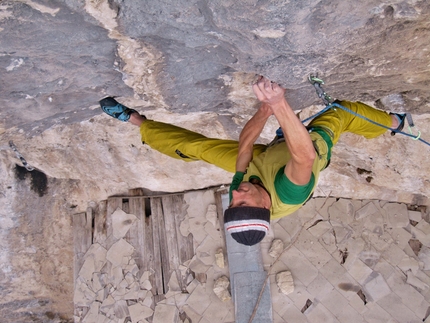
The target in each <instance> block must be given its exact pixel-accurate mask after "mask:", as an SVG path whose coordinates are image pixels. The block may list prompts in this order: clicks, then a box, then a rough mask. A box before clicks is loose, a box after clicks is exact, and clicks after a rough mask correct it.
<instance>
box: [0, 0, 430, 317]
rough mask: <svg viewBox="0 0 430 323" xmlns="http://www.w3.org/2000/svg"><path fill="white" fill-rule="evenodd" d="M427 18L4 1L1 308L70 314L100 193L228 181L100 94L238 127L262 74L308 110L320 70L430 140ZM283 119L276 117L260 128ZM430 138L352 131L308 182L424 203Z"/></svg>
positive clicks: (335, 86)
mask: <svg viewBox="0 0 430 323" xmlns="http://www.w3.org/2000/svg"><path fill="white" fill-rule="evenodd" d="M429 17H430V4H429V2H428V1H426V0H421V1H419V0H395V1H385V0H383V1H376V0H370V1H366V2H365V3H363V2H354V1H341V0H329V1H324V2H321V1H313V0H306V1H300V2H296V1H277V0H267V1H256V0H247V1H241V2H237V1H236V2H235V1H219V0H213V1H207V0H199V1H195V0H193V1H184V0H180V1H174V3H170V2H160V1H143V0H141V1H135V0H133V1H131V0H123V1H106V0H100V1H90V0H86V1H84V0H79V1H78V0H65V1H55V0H54V1H49V2H43V1H36V0H23V1H19V2H16V1H3V2H1V3H0V43H1V49H0V70H1V72H2V73H1V78H0V93H1V96H0V104H1V108H0V114H1V118H0V136H1V138H0V139H1V141H0V172H1V174H2V181H1V182H0V193H1V194H0V203H1V205H2V206H3V207H2V210H1V211H0V238H1V240H2V241H3V243H2V244H1V245H0V248H1V256H0V257H1V261H0V282H1V284H2V286H3V288H2V290H1V291H0V295H1V298H2V307H1V314H2V317H7V318H8V319H9V320H10V321H13V322H26V321H28V320H30V319H31V320H33V321H37V320H39V321H41V322H48V321H53V322H54V321H59V320H63V321H67V320H71V318H72V316H71V313H72V303H73V299H72V293H73V292H72V290H73V282H72V277H73V272H72V266H71V265H70V263H71V259H72V257H73V250H72V249H71V247H70V246H71V241H72V235H71V222H70V219H69V215H71V214H73V213H77V212H82V211H85V210H86V208H87V207H88V206H89V205H92V203H93V202H92V201H100V200H103V199H106V197H107V196H110V195H114V194H121V193H123V192H127V191H128V190H129V189H130V188H135V187H143V188H144V189H145V190H146V191H147V192H148V194H151V193H152V192H162V191H169V192H172V191H183V190H189V189H194V188H202V187H207V186H212V185H221V184H228V183H229V180H230V176H231V174H228V173H226V172H224V171H220V170H217V169H216V168H215V167H213V166H210V165H206V164H204V163H201V162H197V163H190V164H185V163H183V162H181V161H172V160H170V159H169V158H167V157H165V156H161V155H160V154H159V153H157V152H154V151H153V150H151V149H149V148H148V147H147V146H142V145H141V142H140V138H139V136H138V131H137V129H133V127H131V126H130V125H127V124H119V123H117V122H116V120H113V119H109V118H108V117H106V116H105V115H102V114H101V111H100V109H99V108H98V104H97V101H98V100H99V99H101V98H102V97H104V96H107V95H114V96H119V98H118V100H120V101H121V102H123V103H125V104H127V105H130V106H133V107H135V108H137V109H138V110H139V111H141V112H143V113H145V114H146V115H147V117H148V118H153V119H156V120H160V121H164V122H172V123H175V124H178V125H181V126H184V127H187V128H190V129H192V130H196V131H200V132H202V133H204V134H205V135H207V136H211V137H223V138H233V139H237V138H238V135H239V133H240V129H241V128H242V127H243V125H244V124H245V122H246V121H247V120H248V119H249V118H250V116H251V115H252V114H253V112H254V111H255V104H256V101H255V99H254V97H253V94H252V91H251V89H250V86H249V85H250V84H251V82H252V80H253V79H254V78H255V75H256V74H264V75H266V76H268V77H270V78H272V79H273V80H275V81H277V82H279V83H281V84H282V85H283V86H285V87H286V88H287V89H288V91H287V97H288V99H289V101H290V102H291V104H292V106H293V107H294V109H304V110H303V111H302V112H301V117H306V116H308V115H310V114H312V113H314V112H316V111H317V110H318V109H319V108H321V106H317V107H315V104H319V103H320V102H319V101H318V99H317V96H316V95H315V91H314V89H313V88H312V87H311V86H310V85H309V83H308V82H307V80H306V79H307V76H308V75H309V74H310V73H317V72H318V73H319V76H320V77H322V78H323V79H324V80H325V81H326V85H325V89H326V91H327V92H329V93H330V94H331V95H332V96H334V97H338V98H345V99H349V100H362V101H365V102H367V103H370V104H374V105H377V106H378V107H380V108H382V109H385V110H396V111H398V110H402V109H404V110H407V111H410V112H412V113H413V114H414V119H415V123H416V125H417V127H418V128H419V130H420V131H421V137H422V138H424V139H425V140H430V128H429V127H428V124H429V122H430V113H429V111H430V94H429V93H430V92H429V91H428V86H429V79H430V76H429V75H430V74H429V64H430V47H429V44H430V36H429V35H430V32H429V30H430V23H429V21H430V19H429ZM309 107H310V108H309ZM276 128H277V123H276V121H275V120H273V119H272V120H270V122H269V124H268V126H267V128H266V129H265V131H264V132H263V134H262V136H261V139H260V140H261V141H262V142H269V141H270V140H271V139H272V137H273V134H274V131H275V130H276ZM414 133H417V132H414ZM10 140H13V142H14V144H15V145H16V147H17V148H18V150H19V152H20V153H21V154H22V156H23V157H24V158H25V159H26V160H27V162H28V163H29V164H30V165H31V166H33V167H35V169H36V172H34V173H28V172H26V171H25V170H24V169H22V167H21V166H22V164H21V162H20V160H19V159H17V157H16V155H15V152H13V151H12V150H11V149H10V147H9V145H8V142H9V141H10ZM429 152H430V149H429V147H428V146H424V145H423V144H422V143H421V142H417V141H412V140H411V139H410V138H406V137H401V136H398V135H397V136H396V137H394V138H393V137H391V136H390V135H389V134H388V133H387V134H386V135H384V136H382V137H380V138H378V139H375V140H372V141H367V140H365V139H363V138H358V137H356V136H352V135H351V136H349V135H345V136H344V137H343V138H342V140H341V142H340V143H339V145H338V146H337V147H335V149H334V152H333V159H332V162H331V166H330V167H329V168H328V169H327V170H326V171H324V172H323V173H322V176H321V179H320V185H319V188H318V190H317V191H316V193H315V195H316V196H326V195H332V196H336V197H345V198H358V199H375V198H378V199H381V200H387V201H393V202H404V203H410V204H417V205H426V204H427V205H428V203H429V202H428V198H429V192H430V179H429V176H428V174H429V173H430V169H429V165H430V161H429ZM420 257H421V258H422V259H427V258H428V251H426V249H425V248H424V249H422V252H421V255H420ZM374 279H375V280H376V281H377V279H378V277H374ZM20 286H25V288H21V287H20ZM23 308H26V310H22V309H23Z"/></svg>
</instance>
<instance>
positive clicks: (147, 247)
mask: <svg viewBox="0 0 430 323" xmlns="http://www.w3.org/2000/svg"><path fill="white" fill-rule="evenodd" d="M148 203H150V213H149V209H148V208H147V205H148ZM118 208H119V209H121V210H123V211H124V212H125V213H128V214H134V215H135V216H136V221H135V222H134V223H133V225H132V226H131V227H130V229H129V231H128V232H127V234H126V235H125V236H124V239H125V240H126V241H127V242H128V243H129V244H130V245H132V246H133V247H134V250H135V251H134V253H133V255H132V257H133V259H134V261H135V263H136V265H137V266H138V268H139V274H138V275H139V277H140V275H142V274H143V273H144V272H146V271H149V272H150V273H151V274H150V276H149V279H150V282H151V285H152V294H153V295H154V300H155V302H157V301H159V300H162V299H164V295H165V294H166V293H167V291H168V290H169V287H168V283H169V280H170V278H171V276H172V275H176V278H177V280H178V282H179V285H180V288H181V289H183V290H185V289H186V283H185V277H181V271H180V265H182V264H183V263H185V262H186V261H188V260H190V259H192V257H193V256H194V246H193V236H192V235H191V234H189V235H188V236H187V237H184V236H182V234H181V232H180V225H181V222H182V221H183V220H184V219H185V215H186V208H185V203H184V195H183V194H178V195H165V196H158V197H145V196H128V197H110V198H108V199H107V200H106V201H102V202H100V204H99V206H98V207H97V208H96V209H95V212H94V219H93V214H92V210H91V209H89V210H88V212H86V213H80V214H76V215H75V216H74V218H73V225H74V235H75V237H74V239H75V258H76V260H75V278H76V277H77V274H78V273H79V270H80V268H81V266H82V263H83V261H82V257H83V256H84V255H85V253H86V252H87V250H88V248H89V247H90V246H91V244H92V243H98V244H100V245H102V246H103V247H104V248H106V249H107V250H109V249H110V248H111V246H112V245H113V243H115V242H116V241H117V239H116V238H114V236H113V227H112V214H114V213H115V211H116V210H117V209H118Z"/></svg>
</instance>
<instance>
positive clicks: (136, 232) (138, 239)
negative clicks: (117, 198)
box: [125, 197, 147, 278]
mask: <svg viewBox="0 0 430 323" xmlns="http://www.w3.org/2000/svg"><path fill="white" fill-rule="evenodd" d="M129 214H134V215H135V216H136V218H137V219H136V222H135V223H134V224H133V225H132V226H131V228H130V230H129V231H128V232H127V234H126V236H125V238H126V240H127V241H128V242H129V243H130V244H131V245H132V246H133V247H134V250H135V251H134V254H133V259H134V261H135V262H136V265H137V266H138V267H139V278H140V276H141V275H142V273H143V272H144V271H145V268H144V267H145V266H144V263H145V256H146V254H147V253H145V249H146V246H145V198H143V197H142V198H139V199H137V198H136V199H131V200H129Z"/></svg>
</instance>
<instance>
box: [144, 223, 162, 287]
mask: <svg viewBox="0 0 430 323" xmlns="http://www.w3.org/2000/svg"><path fill="white" fill-rule="evenodd" d="M152 219H153V216H152V215H151V216H145V219H144V223H145V224H144V231H145V232H144V239H145V240H144V242H143V243H144V251H143V252H144V255H143V257H144V258H143V259H145V261H144V264H143V268H142V269H143V270H142V272H145V271H149V272H151V273H152V275H150V276H149V281H150V282H151V285H152V295H157V287H156V286H157V282H156V275H158V273H156V272H159V273H161V260H158V263H157V262H156V261H155V259H156V257H157V255H156V254H155V251H154V241H155V239H156V238H154V234H153V224H152ZM157 259H159V256H158V258H157ZM160 286H161V285H160Z"/></svg>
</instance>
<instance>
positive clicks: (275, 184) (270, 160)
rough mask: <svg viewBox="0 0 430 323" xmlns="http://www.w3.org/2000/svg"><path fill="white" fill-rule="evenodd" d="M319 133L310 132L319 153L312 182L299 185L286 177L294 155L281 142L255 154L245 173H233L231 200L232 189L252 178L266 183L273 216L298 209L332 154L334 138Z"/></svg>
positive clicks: (279, 215)
mask: <svg viewBox="0 0 430 323" xmlns="http://www.w3.org/2000/svg"><path fill="white" fill-rule="evenodd" d="M319 132H320V131H314V132H311V133H310V136H311V139H312V141H313V144H314V146H315V149H316V150H317V152H318V156H317V158H315V161H314V165H313V168H312V175H311V179H310V181H309V183H307V184H305V185H296V184H294V183H293V182H291V181H290V180H289V179H288V178H287V176H286V175H285V173H284V169H285V165H286V164H287V163H288V161H289V160H290V159H291V155H290V153H289V151H288V149H287V147H286V146H285V143H284V142H281V143H278V144H276V145H274V146H271V147H269V148H268V149H267V150H266V151H265V152H263V153H261V154H260V155H258V156H257V157H255V158H254V159H253V160H252V161H251V163H250V164H249V167H248V170H247V173H246V174H244V173H242V172H237V173H236V174H235V175H234V176H233V182H232V185H231V186H230V201H231V198H232V194H231V192H232V191H233V190H235V189H237V188H238V187H239V185H240V183H241V182H242V181H243V180H246V181H249V180H252V179H253V178H256V179H258V180H260V181H261V182H262V183H263V185H264V187H265V188H266V189H267V191H268V192H269V194H270V196H271V201H272V207H271V217H272V218H279V217H283V216H285V215H288V214H291V213H292V212H294V211H295V210H297V209H298V208H299V207H300V206H301V205H302V204H303V203H305V202H306V201H307V199H308V198H309V197H310V196H311V194H312V192H313V190H314V188H315V186H316V183H317V180H318V177H319V172H320V171H321V170H322V169H323V168H324V167H325V166H326V164H327V161H328V159H327V157H328V156H329V154H330V148H331V146H332V143H331V140H330V139H329V137H328V135H327V134H326V133H325V132H324V134H323V135H321V134H320V133H319ZM321 132H323V131H321ZM327 139H328V140H330V142H329V144H328V143H327V142H326V140H327Z"/></svg>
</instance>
